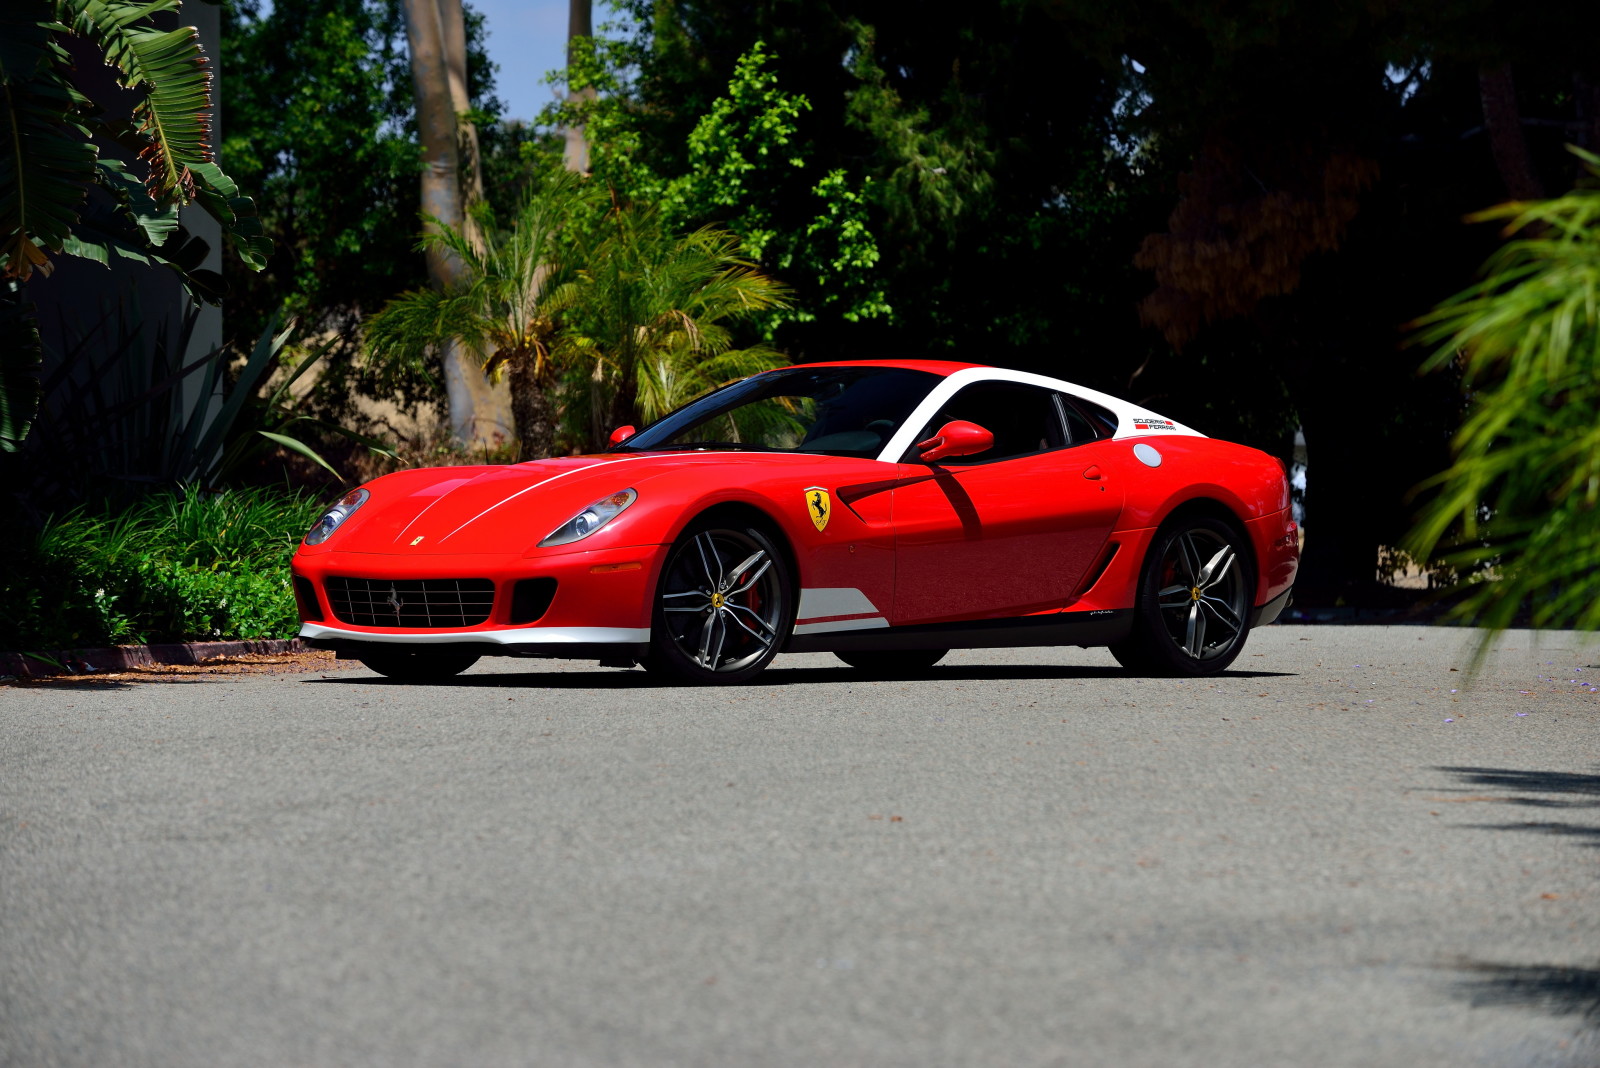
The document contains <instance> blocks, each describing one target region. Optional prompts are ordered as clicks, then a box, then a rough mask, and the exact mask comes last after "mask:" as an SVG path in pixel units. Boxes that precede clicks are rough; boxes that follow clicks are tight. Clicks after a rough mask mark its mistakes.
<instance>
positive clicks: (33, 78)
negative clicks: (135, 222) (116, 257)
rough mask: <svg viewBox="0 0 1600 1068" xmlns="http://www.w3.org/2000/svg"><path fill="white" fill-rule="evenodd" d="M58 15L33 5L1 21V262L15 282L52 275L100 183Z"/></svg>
mask: <svg viewBox="0 0 1600 1068" xmlns="http://www.w3.org/2000/svg"><path fill="white" fill-rule="evenodd" d="M51 10H52V5H50V4H48V3H40V2H37V0H32V2H19V3H15V4H10V3H8V4H7V5H6V6H5V8H4V11H3V13H0V234H4V235H5V238H4V241H5V243H4V245H3V246H0V256H3V257H4V274H5V276H7V277H11V278H20V279H27V278H28V277H29V276H30V275H31V274H32V273H33V271H34V270H35V269H38V270H42V271H44V272H45V273H46V274H48V273H49V272H50V263H49V259H48V257H47V255H46V253H47V252H48V251H56V250H59V249H60V248H61V246H62V244H63V242H65V241H66V240H67V238H68V236H69V235H70V234H71V233H72V227H73V224H75V223H76V222H77V221H78V215H79V212H80V210H81V209H82V206H83V202H84V198H85V196H86V195H87V192H88V186H89V183H90V182H92V181H93V180H94V176H95V158H96V155H97V153H96V150H95V147H94V145H93V144H92V143H91V142H90V140H89V131H88V130H87V129H86V128H85V127H84V126H83V124H82V123H80V122H79V121H77V119H76V118H75V117H74V113H75V111H76V109H77V107H78V106H79V104H80V103H82V101H83V97H82V96H81V95H80V94H79V93H78V92H77V91H76V90H74V89H73V88H72V86H71V85H70V84H69V83H68V82H67V80H66V79H65V77H64V76H63V75H62V70H63V69H64V68H65V65H66V62H67V58H66V54H65V53H64V52H63V51H62V50H61V48H60V46H59V45H57V44H56V43H55V42H54V41H52V40H51V39H50V35H51V33H52V32H53V30H54V29H55V27H54V25H53V19H52V16H51Z"/></svg>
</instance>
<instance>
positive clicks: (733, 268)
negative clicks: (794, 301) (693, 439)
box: [552, 207, 788, 445]
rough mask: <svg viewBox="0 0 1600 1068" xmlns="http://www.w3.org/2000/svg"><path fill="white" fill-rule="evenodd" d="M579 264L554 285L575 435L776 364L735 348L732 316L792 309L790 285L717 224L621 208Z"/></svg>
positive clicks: (649, 416) (770, 357)
mask: <svg viewBox="0 0 1600 1068" xmlns="http://www.w3.org/2000/svg"><path fill="white" fill-rule="evenodd" d="M583 263H584V266H583V267H582V268H581V269H580V270H578V271H577V272H576V273H575V277H573V278H572V279H571V280H570V281H568V282H567V283H565V284H564V285H563V286H561V287H559V289H558V290H557V291H556V292H555V293H554V294H552V296H553V299H554V301H555V303H556V304H557V305H558V306H560V307H561V309H562V317H563V322H564V328H563V330H562V331H561V335H560V339H559V343H558V351H557V362H558V363H559V364H560V366H561V367H562V369H563V370H564V372H565V375H564V380H563V384H564V387H565V389H564V399H565V401H566V416H567V420H566V421H567V426H568V430H569V433H570V434H571V435H572V436H573V437H575V438H577V439H579V440H584V441H586V442H587V443H589V444H591V445H594V444H598V443H599V442H601V441H604V440H605V438H606V435H607V434H608V433H609V431H610V429H611V428H613V427H616V426H619V425H623V424H629V423H642V422H649V421H651V420H653V419H657V418H659V417H660V416H662V415H665V414H666V413H667V412H669V411H671V410H672V409H674V408H676V407H678V406H679V405H681V404H683V403H685V402H686V401H689V400H691V399H693V398H694V397H696V396H698V395H699V394H701V393H704V392H705V391H706V390H708V389H711V388H713V387H715V386H718V385H721V384H723V383H725V382H729V381H732V380H734V379H738V378H743V377H745V376H746V375H750V374H754V373H756V372H758V371H764V370H767V369H768V368H771V367H775V366H777V365H779V364H780V363H782V362H783V358H782V356H781V355H780V354H779V353H777V352H776V351H774V350H772V349H771V348H769V347H767V346H766V345H763V344H757V345H753V346H750V347H747V348H735V347H734V344H733V334H732V332H731V331H730V329H729V326H730V324H732V323H736V322H738V321H740V320H745V319H749V318H752V317H754V316H757V315H759V314H760V313H762V312H765V311H769V310H772V309H776V308H784V307H788V289H787V288H786V287H785V286H783V285H782V284H781V283H779V282H777V281H774V280H773V279H771V278H769V277H768V276H766V275H765V274H763V273H761V271H760V270H759V269H758V268H757V267H756V265H755V264H754V263H753V262H752V261H751V260H750V259H748V258H747V257H746V256H745V255H744V251H743V247H742V244H741V242H740V240H739V238H738V237H737V236H735V235H734V234H731V233H729V232H728V231H726V230H722V229H718V228H715V227H703V228H701V229H699V230H695V231H694V232H692V233H689V234H674V233H672V232H671V231H670V230H668V229H667V228H666V227H665V226H664V225H663V223H662V219H661V216H660V214H659V213H658V212H656V211H655V210H654V209H653V208H639V207H633V208H619V209H616V210H613V211H612V212H611V213H610V214H609V215H608V216H607V217H606V219H605V221H604V223H603V224H602V225H601V226H600V227H598V228H597V229H596V230H595V231H593V232H592V234H591V235H590V243H589V246H588V248H587V249H586V250H585V254H584V256H583Z"/></svg>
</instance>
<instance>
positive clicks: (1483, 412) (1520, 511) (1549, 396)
mask: <svg viewBox="0 0 1600 1068" xmlns="http://www.w3.org/2000/svg"><path fill="white" fill-rule="evenodd" d="M1580 154H1581V155H1582V157H1583V159H1584V160H1585V162H1586V163H1587V165H1588V166H1589V168H1590V170H1591V171H1592V172H1593V173H1594V175H1595V177H1596V178H1600V157H1597V156H1594V155H1591V154H1589V153H1580ZM1477 218H1478V219H1482V220H1504V221H1506V223H1507V225H1506V233H1507V234H1508V235H1509V236H1510V237H1511V240H1509V241H1508V242H1507V243H1506V244H1505V246H1504V247H1503V248H1502V249H1501V250H1500V251H1499V252H1498V253H1496V254H1495V256H1494V257H1493V258H1492V259H1491V260H1490V261H1489V263H1488V264H1487V265H1486V267H1485V270H1484V278H1483V280H1482V281H1480V282H1478V283H1477V284H1476V285H1473V286H1471V287H1470V288H1468V289H1466V290H1464V291H1463V292H1461V293H1459V294H1457V295H1456V296H1454V297H1452V298H1451V299H1449V300H1447V301H1445V302H1444V303H1443V304H1441V305H1440V306H1439V307H1438V308H1437V309H1435V310H1434V311H1433V312H1431V313H1430V314H1428V315H1427V316H1424V317H1423V318H1422V319H1421V320H1419V321H1418V324H1417V326H1418V329H1419V333H1418V337H1419V340H1420V341H1421V342H1422V343H1424V344H1427V345H1429V346H1433V347H1436V351H1435V353H1434V354H1433V356H1432V357H1431V358H1430V359H1429V361H1428V363H1427V367H1429V368H1431V369H1434V370H1438V369H1441V368H1446V367H1450V366H1452V365H1455V364H1457V363H1459V365H1460V369H1461V372H1462V375H1463V380H1464V384H1465V386H1466V388H1467V390H1468V397H1469V400H1470V407H1469V409H1468V411H1467V415H1466V419H1465V420H1464V421H1463V423H1462V425H1461V428H1460V430H1459V431H1458V432H1457V433H1456V436H1455V439H1454V442H1453V444H1452V451H1453V453H1454V461H1455V462H1454V463H1453V464H1452V465H1451V466H1450V467H1449V468H1448V469H1447V470H1445V471H1444V472H1442V473H1440V474H1439V475H1437V476H1435V477H1434V478H1432V479H1430V480H1429V481H1428V482H1427V483H1425V488H1427V489H1428V490H1430V491H1431V495H1430V497H1429V499H1428V501H1427V503H1426V505H1425V507H1424V509H1423V511H1422V513H1421V515H1420V517H1419V519H1418V521H1417V525H1416V528H1415V530H1414V531H1413V533H1412V538H1411V542H1410V546H1409V548H1410V550H1411V552H1412V553H1413V554H1414V555H1415V556H1417V557H1418V558H1419V559H1438V560H1440V561H1441V562H1443V563H1445V564H1447V565H1449V566H1451V567H1453V568H1455V569H1457V570H1459V571H1461V572H1464V573H1468V574H1471V575H1472V576H1473V578H1472V580H1470V582H1469V584H1468V586H1467V590H1466V597H1465V599H1464V600H1463V601H1462V603H1461V604H1460V606H1459V607H1458V608H1457V615H1458V616H1459V617H1460V618H1462V619H1464V620H1468V621H1470V622H1472V623H1474V624H1476V625H1478V626H1483V627H1487V628H1490V629H1491V630H1501V629H1504V628H1505V627H1508V626H1510V625H1511V624H1512V623H1513V622H1515V621H1517V620H1518V619H1519V618H1520V617H1521V616H1522V615H1523V613H1526V615H1527V618H1529V619H1530V620H1531V622H1532V623H1533V624H1534V625H1535V626H1541V627H1546V626H1576V627H1580V628H1583V629H1585V630H1594V629H1597V628H1600V421H1597V420H1596V418H1595V413H1596V411H1600V189H1596V188H1587V189H1577V190H1574V191H1573V192H1571V193H1568V194H1567V195H1565V196H1562V197H1557V198H1555V199H1553V200H1546V201H1539V202H1534V203H1514V204H1506V205H1502V206H1501V207H1498V208H1494V209H1492V210H1490V211H1486V212H1483V213H1481V214H1480V215H1479V216H1477Z"/></svg>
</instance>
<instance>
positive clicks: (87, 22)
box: [64, 0, 212, 204]
mask: <svg viewBox="0 0 1600 1068" xmlns="http://www.w3.org/2000/svg"><path fill="white" fill-rule="evenodd" d="M64 6H65V7H66V8H67V9H68V13H69V14H70V16H71V17H70V19H69V20H68V23H67V24H68V26H69V28H70V29H71V31H72V32H73V33H76V34H79V35H81V36H83V37H86V38H88V39H89V40H91V41H93V42H94V43H95V44H96V45H97V46H99V48H100V49H101V51H103V52H104V53H105V56H106V62H107V64H108V65H110V66H111V68H112V69H113V70H115V71H116V72H117V80H118V82H119V83H120V84H121V85H122V86H123V87H124V88H127V89H138V90H141V96H140V97H139V99H138V101H137V102H136V103H135V104H134V109H133V117H134V125H135V128H136V129H137V130H138V132H139V133H140V134H141V135H143V136H144V137H145V138H146V140H147V143H146V145H145V146H144V148H143V150H142V151H141V152H140V153H139V155H140V158H141V159H143V160H144V162H145V163H146V165H147V166H148V167H149V170H150V173H149V177H148V178H147V180H146V188H147V189H148V190H149V193H150V199H151V200H153V201H155V202H156V203H157V204H167V203H172V202H177V203H182V204H187V203H189V202H190V201H192V200H194V199H195V181H194V173H193V172H194V168H195V167H196V166H197V165H199V164H202V163H210V162H211V160H212V152H211V146H210V144H209V137H210V130H211V115H210V112H209V108H210V107H211V72H210V69H209V61H208V60H207V59H206V56H205V52H204V51H203V50H202V49H201V47H200V37H199V33H198V31H196V30H195V28H194V27H193V26H182V27H179V28H178V29H175V30H167V31H162V30H159V29H157V28H156V26H155V22H154V16H155V15H157V14H160V13H163V12H167V11H176V10H177V9H178V7H179V6H180V4H179V0H146V2H140V0H70V2H69V3H67V4H66V5H64Z"/></svg>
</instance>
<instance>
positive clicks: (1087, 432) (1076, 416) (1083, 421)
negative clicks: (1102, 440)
mask: <svg viewBox="0 0 1600 1068" xmlns="http://www.w3.org/2000/svg"><path fill="white" fill-rule="evenodd" d="M1056 401H1057V402H1058V403H1059V404H1060V405H1061V415H1062V417H1063V418H1064V419H1065V420H1066V422H1067V444H1069V445H1082V444H1083V443H1084V442H1086V441H1093V440H1094V439H1095V438H1098V437H1101V436H1102V435H1100V434H1098V433H1096V432H1095V428H1094V424H1093V423H1091V422H1089V419H1088V417H1087V416H1085V415H1084V414H1083V412H1081V411H1079V410H1078V407H1077V405H1075V404H1073V403H1072V402H1071V401H1070V400H1068V399H1067V398H1065V397H1063V396H1062V395H1061V394H1059V393H1057V394H1056Z"/></svg>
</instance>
